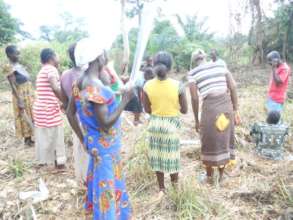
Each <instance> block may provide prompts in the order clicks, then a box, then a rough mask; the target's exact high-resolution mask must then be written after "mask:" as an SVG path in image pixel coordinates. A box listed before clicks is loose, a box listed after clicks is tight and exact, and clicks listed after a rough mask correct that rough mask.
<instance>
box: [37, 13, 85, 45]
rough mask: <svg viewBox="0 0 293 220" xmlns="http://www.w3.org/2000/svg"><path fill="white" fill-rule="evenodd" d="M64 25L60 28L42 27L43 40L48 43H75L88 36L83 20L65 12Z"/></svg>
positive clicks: (62, 17) (62, 16)
mask: <svg viewBox="0 0 293 220" xmlns="http://www.w3.org/2000/svg"><path fill="white" fill-rule="evenodd" d="M60 17H61V19H62V21H63V24H61V25H59V26H41V27H40V32H41V39H43V40H46V41H49V42H50V41H54V40H55V41H57V42H59V43H66V42H67V43H68V42H75V41H78V40H80V39H82V38H84V37H87V36H88V32H87V31H85V30H83V29H82V27H84V25H85V23H84V20H83V19H82V18H75V17H73V16H72V15H71V14H69V13H67V12H65V13H63V14H62V15H61V16H60Z"/></svg>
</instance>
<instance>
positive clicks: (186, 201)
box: [168, 178, 228, 219]
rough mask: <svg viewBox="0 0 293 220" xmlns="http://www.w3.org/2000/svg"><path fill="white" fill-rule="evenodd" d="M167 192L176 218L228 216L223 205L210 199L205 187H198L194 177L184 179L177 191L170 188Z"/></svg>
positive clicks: (225, 217)
mask: <svg viewBox="0 0 293 220" xmlns="http://www.w3.org/2000/svg"><path fill="white" fill-rule="evenodd" d="M168 194H169V196H170V199H171V202H172V203H173V204H174V206H175V211H176V215H177V218H178V219H202V218H204V219H210V218H212V217H215V216H217V217H221V219H227V218H228V217H227V214H226V211H225V208H224V206H223V205H222V204H220V203H218V202H216V201H211V200H210V199H209V196H208V195H209V192H208V191H207V189H203V188H201V187H199V186H198V185H197V183H196V181H195V180H194V179H191V178H189V179H186V180H184V182H183V183H182V186H181V187H180V189H179V192H178V191H176V190H173V189H172V190H170V191H169V193H168Z"/></svg>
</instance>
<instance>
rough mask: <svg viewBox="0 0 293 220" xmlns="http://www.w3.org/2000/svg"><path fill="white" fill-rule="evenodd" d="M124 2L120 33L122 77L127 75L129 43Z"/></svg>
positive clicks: (123, 1)
mask: <svg viewBox="0 0 293 220" xmlns="http://www.w3.org/2000/svg"><path fill="white" fill-rule="evenodd" d="M125 18H126V15H125V0H121V18H120V25H121V32H122V37H123V59H122V73H121V74H122V75H123V74H127V73H128V64H129V53H130V52H129V41H128V32H127V29H126V26H125Z"/></svg>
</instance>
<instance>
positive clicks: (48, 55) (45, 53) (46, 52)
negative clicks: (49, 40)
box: [41, 48, 56, 64]
mask: <svg viewBox="0 0 293 220" xmlns="http://www.w3.org/2000/svg"><path fill="white" fill-rule="evenodd" d="M55 56H56V54H55V52H54V50H52V49H51V48H45V49H43V50H42V51H41V62H42V64H46V63H48V62H49V61H50V60H51V59H52V58H54V57H55Z"/></svg>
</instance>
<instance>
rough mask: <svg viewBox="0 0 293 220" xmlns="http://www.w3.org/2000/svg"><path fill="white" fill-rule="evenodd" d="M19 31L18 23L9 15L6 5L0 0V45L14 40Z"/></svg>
mask: <svg viewBox="0 0 293 220" xmlns="http://www.w3.org/2000/svg"><path fill="white" fill-rule="evenodd" d="M19 31H20V27H19V22H18V21H17V20H16V19H15V18H13V17H12V16H11V15H10V13H9V7H8V5H6V4H5V3H4V1H3V0H0V45H4V44H6V43H9V42H11V41H13V40H15V35H16V34H17V33H18V32H19Z"/></svg>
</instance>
